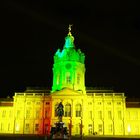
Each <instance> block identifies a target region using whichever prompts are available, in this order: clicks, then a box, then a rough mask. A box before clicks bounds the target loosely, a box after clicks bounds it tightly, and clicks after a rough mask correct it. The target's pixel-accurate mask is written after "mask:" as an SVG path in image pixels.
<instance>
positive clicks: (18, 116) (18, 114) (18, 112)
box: [16, 110, 20, 119]
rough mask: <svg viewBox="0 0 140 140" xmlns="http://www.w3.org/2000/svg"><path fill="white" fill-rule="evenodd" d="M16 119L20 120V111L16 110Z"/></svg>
mask: <svg viewBox="0 0 140 140" xmlns="http://www.w3.org/2000/svg"><path fill="white" fill-rule="evenodd" d="M16 117H17V119H19V118H20V110H17V116H16Z"/></svg>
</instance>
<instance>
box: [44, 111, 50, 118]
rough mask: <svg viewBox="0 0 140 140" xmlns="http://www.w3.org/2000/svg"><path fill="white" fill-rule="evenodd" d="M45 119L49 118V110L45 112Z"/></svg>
mask: <svg viewBox="0 0 140 140" xmlns="http://www.w3.org/2000/svg"><path fill="white" fill-rule="evenodd" d="M45 118H49V109H47V110H45Z"/></svg>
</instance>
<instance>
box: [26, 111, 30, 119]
mask: <svg viewBox="0 0 140 140" xmlns="http://www.w3.org/2000/svg"><path fill="white" fill-rule="evenodd" d="M28 118H30V110H26V119H28Z"/></svg>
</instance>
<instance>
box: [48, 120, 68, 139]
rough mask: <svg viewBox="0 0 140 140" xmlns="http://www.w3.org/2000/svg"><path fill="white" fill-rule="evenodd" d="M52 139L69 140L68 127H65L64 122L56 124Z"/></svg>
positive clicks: (52, 129) (52, 130) (52, 131)
mask: <svg viewBox="0 0 140 140" xmlns="http://www.w3.org/2000/svg"><path fill="white" fill-rule="evenodd" d="M51 138H52V139H68V132H67V127H64V123H63V122H57V123H55V127H52V128H51Z"/></svg>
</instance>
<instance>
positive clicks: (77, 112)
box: [75, 104, 82, 117]
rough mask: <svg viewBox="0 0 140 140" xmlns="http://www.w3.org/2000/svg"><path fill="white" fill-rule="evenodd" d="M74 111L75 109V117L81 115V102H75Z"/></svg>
mask: <svg viewBox="0 0 140 140" xmlns="http://www.w3.org/2000/svg"><path fill="white" fill-rule="evenodd" d="M75 111H76V117H81V111H82V107H81V104H77V105H76V106H75Z"/></svg>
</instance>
